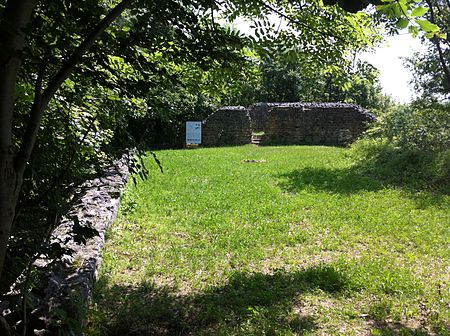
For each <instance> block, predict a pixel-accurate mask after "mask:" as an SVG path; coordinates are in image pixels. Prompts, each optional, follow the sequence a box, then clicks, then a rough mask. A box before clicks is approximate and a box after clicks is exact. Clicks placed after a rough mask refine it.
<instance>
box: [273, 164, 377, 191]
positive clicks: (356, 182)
mask: <svg viewBox="0 0 450 336" xmlns="http://www.w3.org/2000/svg"><path fill="white" fill-rule="evenodd" d="M278 177H279V178H281V181H280V183H279V186H280V187H281V188H282V189H284V190H286V191H288V192H291V193H298V192H300V191H302V190H305V189H313V190H315V191H325V192H332V193H339V194H353V193H358V192H359V191H377V190H380V189H382V188H383V184H382V183H381V182H379V181H377V180H374V179H372V178H370V177H368V176H364V175H363V174H360V173H359V172H358V171H356V170H355V169H351V168H348V169H333V168H315V167H306V168H303V169H295V170H293V171H291V172H288V173H285V174H281V175H278Z"/></svg>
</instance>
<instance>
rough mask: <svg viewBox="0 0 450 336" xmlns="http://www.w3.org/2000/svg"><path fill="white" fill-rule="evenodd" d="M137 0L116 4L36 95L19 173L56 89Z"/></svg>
mask: <svg viewBox="0 0 450 336" xmlns="http://www.w3.org/2000/svg"><path fill="white" fill-rule="evenodd" d="M134 1H136V0H122V1H121V2H120V3H119V4H118V5H116V6H115V7H114V8H113V9H112V10H111V11H110V12H109V13H108V14H107V15H106V16H105V17H104V18H103V19H102V20H101V21H100V22H99V23H98V24H97V26H95V28H94V29H93V30H92V32H91V33H90V34H89V35H88V36H87V37H86V38H85V39H84V41H83V42H82V43H81V44H80V45H79V46H78V47H77V48H76V49H75V50H74V52H73V53H72V55H71V56H70V57H69V58H68V59H67V60H66V62H64V64H63V65H62V67H61V69H60V70H59V71H58V72H57V73H56V75H55V76H54V77H53V78H52V79H51V80H50V81H49V83H48V85H47V88H46V89H45V90H44V91H43V92H42V96H41V97H35V99H34V102H33V106H32V107H31V112H30V119H29V122H28V126H27V129H26V132H25V135H24V138H23V142H22V145H21V147H20V150H19V153H18V154H17V156H16V160H15V169H16V171H17V172H18V173H23V171H24V170H25V167H26V164H27V161H28V160H29V158H30V155H31V152H32V150H33V147H34V144H35V142H36V137H37V133H38V130H39V126H40V124H41V120H42V116H43V114H44V111H45V110H46V108H47V105H48V103H49V102H50V100H51V99H52V98H53V96H54V94H55V93H56V91H57V90H58V89H59V88H60V87H61V85H62V83H64V81H65V80H66V79H67V78H68V77H69V75H70V74H71V73H72V71H73V70H74V68H75V67H76V65H77V64H78V63H79V61H80V59H81V57H82V56H83V55H84V54H85V53H86V52H87V51H88V50H89V48H90V47H91V46H92V45H93V44H94V43H95V41H96V40H97V38H98V37H99V36H100V35H101V34H102V33H103V32H104V31H105V30H106V28H108V27H109V26H110V25H111V23H113V22H114V21H115V20H116V19H117V18H118V17H119V16H120V15H121V14H122V12H123V11H124V10H125V9H126V8H128V7H129V6H130V5H131V4H132V3H133V2H134Z"/></svg>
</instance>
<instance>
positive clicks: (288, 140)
mask: <svg viewBox="0 0 450 336" xmlns="http://www.w3.org/2000/svg"><path fill="white" fill-rule="evenodd" d="M267 105H268V108H267V116H266V121H265V124H264V132H265V134H264V136H263V138H262V141H261V144H266V145H267V144H270V145H303V144H315V145H347V144H349V143H351V142H353V141H355V140H356V139H357V138H358V137H359V136H360V135H361V133H362V132H364V131H365V130H366V129H367V126H368V124H369V123H370V122H373V121H374V120H375V119H376V118H375V116H374V115H372V114H371V113H369V112H368V111H366V110H365V109H363V108H361V107H360V106H358V105H354V104H344V103H285V104H275V103H273V104H267Z"/></svg>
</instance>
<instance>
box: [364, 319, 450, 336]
mask: <svg viewBox="0 0 450 336" xmlns="http://www.w3.org/2000/svg"><path fill="white" fill-rule="evenodd" d="M369 323H370V324H371V325H372V328H373V329H372V332H371V335H373V336H397V335H398V336H431V335H442V336H444V335H450V331H448V332H446V333H441V331H443V329H441V330H438V329H436V330H433V331H432V332H431V331H428V330H427V329H425V328H423V327H417V328H412V327H408V326H406V325H404V324H402V323H398V322H386V321H377V320H371V321H369ZM433 329H435V328H433ZM444 332H445V331H444Z"/></svg>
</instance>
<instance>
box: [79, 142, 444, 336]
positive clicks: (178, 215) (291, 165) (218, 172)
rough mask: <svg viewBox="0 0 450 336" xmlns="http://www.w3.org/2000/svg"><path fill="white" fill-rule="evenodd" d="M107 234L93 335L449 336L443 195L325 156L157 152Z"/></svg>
mask: <svg viewBox="0 0 450 336" xmlns="http://www.w3.org/2000/svg"><path fill="white" fill-rule="evenodd" d="M156 154H157V156H158V158H159V160H160V161H161V163H162V165H163V167H164V173H163V174H161V173H160V172H159V171H158V168H157V166H156V164H155V162H154V161H153V159H152V158H150V157H149V158H148V159H147V165H148V167H149V168H150V177H149V179H148V180H146V181H140V182H139V183H138V185H137V186H135V185H133V184H132V183H130V184H129V186H128V189H127V191H126V193H125V195H124V199H123V202H122V206H121V213H120V216H119V219H118V220H117V222H116V224H115V225H114V226H113V228H112V230H111V231H110V233H109V237H108V241H107V246H106V248H105V250H104V261H103V265H102V268H101V273H100V278H99V281H98V283H97V285H96V288H95V298H94V303H93V306H92V310H91V313H90V321H89V326H88V329H87V332H88V333H89V334H91V335H450V329H449V328H450V327H449V324H450V315H449V311H450V291H449V288H450V263H449V261H450V249H449V242H450V211H449V208H450V207H449V206H450V197H449V196H448V195H446V194H442V193H441V194H439V193H435V192H432V191H423V190H422V191H420V190H408V189H407V188H400V187H398V186H391V185H389V183H388V182H386V181H387V180H383V179H379V178H377V179H375V178H373V177H371V175H369V174H366V173H365V171H364V170H363V169H360V168H359V167H358V166H357V165H355V164H354V163H353V160H352V158H351V157H350V156H349V150H348V149H344V148H334V147H307V146H303V147H297V146H292V147H255V146H250V145H249V146H243V147H231V148H213V149H196V150H166V151H158V152H156Z"/></svg>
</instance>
